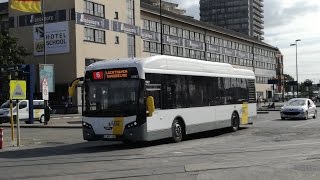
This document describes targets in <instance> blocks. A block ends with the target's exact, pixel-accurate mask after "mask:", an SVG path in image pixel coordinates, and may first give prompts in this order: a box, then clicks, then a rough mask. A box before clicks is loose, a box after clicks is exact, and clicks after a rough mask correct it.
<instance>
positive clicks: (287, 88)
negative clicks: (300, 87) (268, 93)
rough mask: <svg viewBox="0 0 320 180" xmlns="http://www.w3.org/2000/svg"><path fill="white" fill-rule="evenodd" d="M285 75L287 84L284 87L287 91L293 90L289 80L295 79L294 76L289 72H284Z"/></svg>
mask: <svg viewBox="0 0 320 180" xmlns="http://www.w3.org/2000/svg"><path fill="white" fill-rule="evenodd" d="M283 76H284V80H285V82H286V83H285V84H284V88H285V91H286V92H290V91H291V87H290V85H288V82H289V81H293V80H294V79H293V77H292V76H290V75H289V74H283Z"/></svg>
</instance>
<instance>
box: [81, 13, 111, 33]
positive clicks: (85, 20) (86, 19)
mask: <svg viewBox="0 0 320 180" xmlns="http://www.w3.org/2000/svg"><path fill="white" fill-rule="evenodd" d="M76 16H77V17H76V23H77V24H81V25H85V26H91V27H94V28H100V29H106V30H109V20H107V19H104V18H101V17H96V16H91V15H88V14H81V13H76Z"/></svg>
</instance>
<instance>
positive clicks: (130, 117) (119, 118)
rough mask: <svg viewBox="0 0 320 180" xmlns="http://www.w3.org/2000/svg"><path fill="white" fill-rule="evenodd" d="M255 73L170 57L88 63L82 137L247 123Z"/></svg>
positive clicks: (140, 135) (135, 137)
mask: <svg viewBox="0 0 320 180" xmlns="http://www.w3.org/2000/svg"><path fill="white" fill-rule="evenodd" d="M256 117H257V112H256V97H255V75H254V73H253V72H252V71H250V70H244V69H234V68H233V67H232V66H231V65H230V64H225V63H216V62H208V61H200V60H192V59H187V58H180V57H172V56H152V57H148V58H141V59H120V60H110V61H103V62H97V63H94V64H92V65H90V66H88V67H87V69H86V72H85V77H84V89H83V124H82V126H83V138H84V139H85V140H88V141H94V140H122V141H152V140H157V139H163V138H172V139H173V140H174V141H175V142H179V141H181V140H182V139H183V138H184V137H185V135H188V134H192V133H197V132H202V131H209V130H214V129H219V128H227V127H230V129H231V130H233V131H236V130H238V128H239V126H240V125H243V124H251V123H252V122H253V120H254V119H255V118H256Z"/></svg>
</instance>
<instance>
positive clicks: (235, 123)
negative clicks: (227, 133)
mask: <svg viewBox="0 0 320 180" xmlns="http://www.w3.org/2000/svg"><path fill="white" fill-rule="evenodd" d="M239 127H240V119H239V116H238V114H237V113H235V112H234V113H232V116H231V128H230V129H231V131H232V132H236V131H238V130H239Z"/></svg>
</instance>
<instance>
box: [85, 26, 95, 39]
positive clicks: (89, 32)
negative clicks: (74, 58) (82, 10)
mask: <svg viewBox="0 0 320 180" xmlns="http://www.w3.org/2000/svg"><path fill="white" fill-rule="evenodd" d="M84 31H85V36H84V39H85V40H87V41H94V30H93V29H91V28H84Z"/></svg>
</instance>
